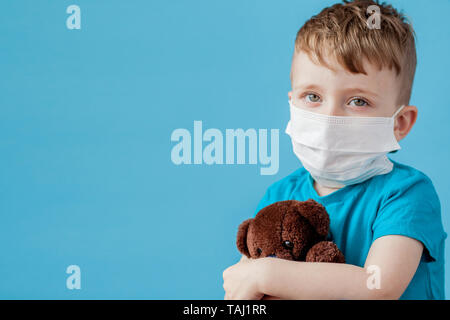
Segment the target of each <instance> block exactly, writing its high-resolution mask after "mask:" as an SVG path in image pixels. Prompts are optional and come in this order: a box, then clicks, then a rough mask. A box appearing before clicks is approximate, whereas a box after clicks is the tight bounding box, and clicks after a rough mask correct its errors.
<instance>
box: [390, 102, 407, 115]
mask: <svg viewBox="0 0 450 320" xmlns="http://www.w3.org/2000/svg"><path fill="white" fill-rule="evenodd" d="M404 107H405V105H404V104H403V105H401V107H400V108H398V109H397V111H395V113H394V115H393V116H392V119H395V117H396V116H397V115H398V114H399V113H400V111H402V109H403V108H404Z"/></svg>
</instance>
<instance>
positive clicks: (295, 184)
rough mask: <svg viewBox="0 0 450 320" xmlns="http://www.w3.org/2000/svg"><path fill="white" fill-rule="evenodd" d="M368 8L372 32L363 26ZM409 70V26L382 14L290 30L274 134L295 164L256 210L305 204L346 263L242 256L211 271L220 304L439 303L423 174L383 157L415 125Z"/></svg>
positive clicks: (436, 220) (356, 5)
mask: <svg viewBox="0 0 450 320" xmlns="http://www.w3.org/2000/svg"><path fill="white" fill-rule="evenodd" d="M373 5H376V6H378V8H379V9H380V28H369V27H368V24H367V20H368V18H369V17H370V16H369V14H368V13H367V12H368V7H369V6H373ZM415 67H416V53H415V41H414V34H413V30H412V27H411V26H410V25H409V24H408V23H407V22H406V21H405V19H404V17H403V16H402V15H401V14H399V13H398V12H397V11H396V10H395V9H394V8H392V7H391V6H390V5H385V4H379V3H378V2H375V1H351V2H348V1H345V2H344V3H343V4H336V5H333V6H332V7H329V8H326V9H324V10H323V11H322V12H321V13H320V14H318V15H317V16H314V17H313V18H311V19H310V20H309V21H307V22H306V23H305V25H304V26H303V27H302V28H301V29H300V30H299V32H298V34H297V38H296V41H295V52H294V55H293V60H292V68H291V83H292V91H290V92H289V93H288V96H289V102H290V111H291V119H290V121H289V124H288V127H287V129H286V132H287V133H288V134H289V135H290V137H291V139H292V145H293V151H294V153H295V154H296V155H297V157H298V158H299V159H300V161H301V162H302V164H303V167H302V168H300V169H298V170H297V171H295V172H293V173H292V174H290V175H289V176H287V177H285V178H284V179H282V180H280V181H278V182H276V183H274V184H273V185H271V186H270V187H269V189H268V190H267V192H266V194H265V196H264V197H263V199H262V200H261V202H260V204H259V206H258V208H257V210H256V212H258V211H259V210H260V209H261V208H263V207H265V206H267V205H269V204H271V203H273V202H276V201H281V200H289V199H296V200H300V201H304V200H307V199H310V198H312V199H314V200H316V201H317V202H319V203H321V204H323V205H324V206H325V208H326V209H327V211H328V213H329V215H330V221H331V224H330V234H329V239H330V240H333V241H334V242H335V243H336V244H337V246H338V247H339V248H340V249H341V251H342V252H343V253H344V255H345V258H346V263H345V264H335V263H312V262H298V261H289V260H284V259H278V258H272V257H268V256H267V255H266V256H264V255H262V256H261V258H259V259H247V258H246V257H245V256H243V257H242V259H241V261H240V262H238V263H237V264H235V265H233V266H231V267H229V268H227V269H226V270H225V271H224V272H223V278H224V284H223V287H224V289H225V299H261V298H269V299H270V298H279V299H399V298H401V299H445V296H444V241H445V238H446V236H447V235H446V233H445V232H444V230H443V227H442V222H441V212H440V203H439V198H438V196H437V194H436V191H435V189H434V187H433V184H432V182H431V181H430V179H429V178H428V177H427V176H426V175H424V174H423V173H421V172H420V171H418V170H416V169H414V168H412V167H409V166H406V165H403V164H400V163H397V162H395V161H392V160H390V159H389V158H388V157H387V154H388V153H389V152H393V151H396V150H398V149H399V148H400V147H399V145H398V144H397V141H400V140H401V139H403V138H404V137H406V135H407V134H408V133H409V131H410V130H411V128H412V126H413V125H414V123H415V121H416V117H417V108H416V107H415V106H411V105H409V99H410V95H411V88H412V83H413V78H414V73H415ZM286 250H288V249H286Z"/></svg>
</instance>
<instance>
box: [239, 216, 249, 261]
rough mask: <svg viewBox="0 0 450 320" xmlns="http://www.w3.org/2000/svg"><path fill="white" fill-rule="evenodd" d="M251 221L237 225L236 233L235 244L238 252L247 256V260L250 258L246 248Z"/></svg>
mask: <svg viewBox="0 0 450 320" xmlns="http://www.w3.org/2000/svg"><path fill="white" fill-rule="evenodd" d="M252 220H253V218H251V219H247V220H245V221H244V222H242V223H241V224H240V225H239V228H238V233H237V240H236V244H237V247H238V250H239V252H241V253H242V254H245V255H246V256H247V258H250V253H249V252H248V247H247V232H248V227H249V225H250V222H251V221H252Z"/></svg>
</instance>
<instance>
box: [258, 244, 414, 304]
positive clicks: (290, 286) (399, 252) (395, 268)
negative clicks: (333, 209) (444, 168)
mask: <svg viewBox="0 0 450 320" xmlns="http://www.w3.org/2000/svg"><path fill="white" fill-rule="evenodd" d="M422 251H423V244H422V243H421V242H420V241H417V240H415V239H412V238H409V237H405V236H400V235H388V236H383V237H380V238H378V239H376V240H375V241H374V242H373V244H372V246H371V247H370V251H369V253H368V256H367V258H366V262H365V265H364V268H361V267H358V266H354V265H349V264H339V263H319V262H317V263H315V262H298V261H289V260H284V259H276V258H262V259H258V260H261V262H260V266H261V268H263V270H264V271H263V272H262V274H263V277H261V283H260V290H261V292H262V293H264V294H266V295H269V296H275V297H279V298H280V299H398V298H400V296H401V295H402V294H403V292H404V291H405V289H406V288H407V286H408V284H409V282H410V281H411V279H412V277H413V276H414V273H415V272H416V269H417V266H418V265H419V262H420V258H421V255H422ZM369 266H375V267H374V269H373V270H375V272H377V271H379V280H380V281H379V284H380V288H379V289H369V287H370V286H368V285H367V282H368V279H369V277H376V276H377V275H376V273H368V272H367V268H368V267H369ZM369 270H371V269H369Z"/></svg>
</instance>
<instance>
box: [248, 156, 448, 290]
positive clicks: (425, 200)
mask: <svg viewBox="0 0 450 320" xmlns="http://www.w3.org/2000/svg"><path fill="white" fill-rule="evenodd" d="M391 161H392V160H391ZM392 162H393V163H394V168H393V170H392V171H391V172H390V173H388V174H384V175H378V176H375V177H373V178H371V179H368V180H366V181H364V182H362V183H359V184H355V185H350V186H345V187H343V188H341V189H339V190H337V191H335V192H333V193H331V194H329V195H326V196H323V197H321V196H319V195H318V194H317V192H316V190H315V189H314V186H313V179H312V177H311V175H310V174H309V172H308V171H306V170H305V169H304V168H300V169H298V170H296V171H295V172H293V173H292V174H290V175H289V176H287V177H285V178H283V179H281V180H279V181H277V182H275V183H274V184H272V185H271V186H270V187H269V188H268V189H267V191H266V193H265V195H264V197H263V199H262V200H261V202H260V203H259V205H258V207H257V210H256V213H257V212H258V211H259V210H260V209H262V208H263V207H265V206H268V205H269V204H272V203H274V202H276V201H282V200H291V199H294V200H299V201H304V200H308V199H314V200H316V201H317V202H319V203H321V204H322V205H323V206H325V208H326V210H327V212H328V214H329V216H330V233H329V236H328V238H329V240H332V241H334V242H335V243H336V244H337V246H338V247H339V249H341V251H342V253H343V254H344V256H345V259H346V263H348V264H352V265H356V266H360V267H363V266H364V263H365V260H366V257H367V254H368V252H369V249H370V246H371V245H372V243H373V242H374V241H375V240H376V239H377V238H379V237H382V236H385V235H403V236H407V237H410V238H414V239H417V240H419V241H421V242H422V243H423V245H424V252H423V254H422V258H421V261H420V264H419V266H418V268H417V271H416V273H415V275H414V277H413V279H412V280H411V282H410V284H409V286H408V288H407V289H406V291H405V292H404V293H403V295H402V296H401V298H400V299H445V292H444V242H445V239H446V237H447V234H446V233H445V231H444V229H443V226H442V220H441V207H440V202H439V198H438V196H437V194H436V191H435V189H434V186H433V183H432V182H431V180H430V179H429V178H428V177H427V176H426V175H425V174H423V173H422V172H420V171H418V170H416V169H414V168H412V167H410V166H406V165H403V164H400V163H397V162H395V161H392Z"/></svg>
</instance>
